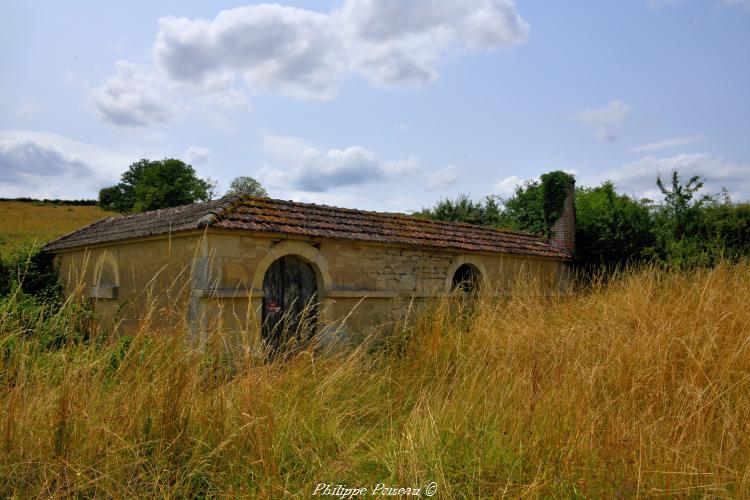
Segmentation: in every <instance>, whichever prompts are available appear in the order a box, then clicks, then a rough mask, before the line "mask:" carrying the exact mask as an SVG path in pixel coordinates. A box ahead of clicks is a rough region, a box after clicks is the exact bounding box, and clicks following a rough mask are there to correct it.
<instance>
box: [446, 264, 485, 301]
mask: <svg viewBox="0 0 750 500" xmlns="http://www.w3.org/2000/svg"><path fill="white" fill-rule="evenodd" d="M481 279H482V275H481V274H480V273H479V269H477V268H476V267H474V266H472V265H471V264H461V265H460V266H458V268H457V269H456V272H455V273H453V279H452V281H451V288H452V289H453V290H461V291H462V292H464V293H465V294H466V295H475V294H476V293H477V292H479V286H480V284H481Z"/></svg>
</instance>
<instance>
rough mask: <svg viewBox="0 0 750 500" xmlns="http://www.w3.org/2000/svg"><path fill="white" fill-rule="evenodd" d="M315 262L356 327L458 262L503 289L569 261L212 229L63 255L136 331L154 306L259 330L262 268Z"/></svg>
mask: <svg viewBox="0 0 750 500" xmlns="http://www.w3.org/2000/svg"><path fill="white" fill-rule="evenodd" d="M288 254H292V255H297V256H299V257H301V258H303V259H304V260H306V261H307V262H309V263H310V264H311V265H312V267H313V269H315V272H316V275H317V278H318V286H319V295H320V300H321V306H322V307H321V312H322V315H321V317H322V321H323V322H324V323H331V322H335V321H340V320H341V319H342V318H344V317H347V320H346V328H347V330H348V331H350V332H356V331H361V330H362V329H364V328H366V327H369V326H373V325H376V324H378V323H380V322H382V321H387V320H388V319H389V318H392V317H393V315H394V314H398V313H399V312H400V311H401V310H402V309H403V308H404V307H408V305H409V302H410V301H412V300H423V299H425V298H428V297H435V296H439V295H441V294H444V293H447V292H448V291H449V289H450V284H451V280H452V277H453V274H454V272H455V271H456V269H457V268H458V267H459V266H460V265H461V264H464V263H468V264H471V265H473V266H474V267H475V268H477V269H478V270H479V272H480V274H481V275H482V278H483V279H484V280H486V282H487V283H488V284H489V286H491V287H492V289H493V290H496V291H498V292H500V293H504V292H505V291H508V290H510V289H511V288H512V287H513V285H514V283H516V282H519V281H520V282H521V283H522V286H523V288H524V289H525V291H528V292H529V293H551V292H556V291H559V290H560V289H561V287H562V286H564V284H565V282H566V281H567V279H568V271H567V266H566V265H565V264H564V263H561V262H557V261H552V260H545V259H537V258H525V257H516V256H507V255H504V256H501V255H481V254H462V253H458V252H452V251H450V252H449V251H437V250H426V249H419V248H400V247H394V246H388V245H372V244H364V243H359V242H345V241H312V240H310V241H304V240H291V239H283V238H278V237H276V238H274V237H270V236H261V235H250V234H244V235H243V234H242V233H238V232H224V233H220V232H212V233H207V234H192V235H187V236H184V235H183V236H180V237H172V238H153V239H144V240H139V241H135V242H127V243H117V244H111V245H105V246H100V247H94V248H90V249H87V250H76V251H70V252H64V253H61V254H59V255H58V257H57V258H58V262H59V265H60V275H61V277H62V279H63V282H64V285H65V289H66V293H67V294H72V293H79V294H82V295H84V296H86V297H90V300H92V301H93V303H94V307H95V310H96V312H97V313H99V314H101V315H102V318H103V319H104V320H105V321H111V320H112V319H117V320H118V321H119V323H120V328H121V330H122V331H124V332H132V331H133V330H134V329H135V328H136V327H137V326H138V324H139V322H140V320H141V317H142V316H143V315H144V314H146V313H147V312H148V311H150V317H151V320H152V324H153V325H154V326H156V327H164V328H184V327H185V326H188V327H189V328H191V329H192V330H193V331H194V332H195V333H196V336H197V338H201V336H200V332H205V331H223V332H228V338H230V339H231V340H233V341H239V340H240V339H242V340H246V341H248V340H249V341H250V342H251V343H252V341H253V340H257V339H258V332H259V325H260V322H261V318H262V315H261V305H262V297H263V290H262V287H263V277H264V274H265V271H266V269H268V267H269V266H270V265H271V263H272V262H273V261H274V260H276V259H278V258H279V257H282V256H283V255H288Z"/></svg>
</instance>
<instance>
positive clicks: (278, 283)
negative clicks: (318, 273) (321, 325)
mask: <svg viewBox="0 0 750 500" xmlns="http://www.w3.org/2000/svg"><path fill="white" fill-rule="evenodd" d="M263 292H264V297H263V340H264V341H265V342H266V343H267V344H268V346H269V348H270V349H271V352H275V351H277V350H278V349H279V348H280V347H282V346H284V345H285V344H287V342H289V341H290V340H291V339H292V338H296V339H297V340H299V341H304V340H307V339H308V338H309V337H310V336H311V335H312V334H313V333H315V326H316V322H317V305H316V302H317V300H318V299H317V295H318V280H317V278H316V277H315V271H314V270H313V268H312V266H310V264H308V263H307V262H305V261H303V260H302V259H300V258H299V257H295V256H293V255H286V256H284V257H281V258H279V259H277V260H275V261H274V262H273V264H271V266H270V267H269V268H268V270H267V271H266V275H265V276H264V278H263Z"/></svg>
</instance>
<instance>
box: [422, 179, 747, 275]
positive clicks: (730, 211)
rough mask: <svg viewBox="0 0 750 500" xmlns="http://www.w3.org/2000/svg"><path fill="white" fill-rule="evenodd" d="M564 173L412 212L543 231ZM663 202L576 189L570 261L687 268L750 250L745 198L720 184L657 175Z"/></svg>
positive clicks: (604, 187) (606, 188) (608, 187)
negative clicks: (707, 188) (717, 187)
mask: <svg viewBox="0 0 750 500" xmlns="http://www.w3.org/2000/svg"><path fill="white" fill-rule="evenodd" d="M567 175H568V174H565V173H564V172H552V173H550V174H545V175H543V176H542V177H541V179H540V180H538V181H536V180H531V181H526V182H525V183H524V184H522V185H519V186H517V187H516V189H515V192H514V193H513V195H512V196H510V197H509V198H507V199H504V198H501V197H499V196H486V197H485V198H484V199H481V200H479V201H474V200H472V199H471V198H470V197H468V196H466V195H461V196H459V197H457V198H455V199H449V198H446V199H442V200H440V201H439V202H437V203H436V204H435V205H434V206H433V207H430V208H425V209H422V210H421V211H420V212H418V213H417V214H416V215H418V216H422V217H428V218H433V219H440V220H449V221H460V222H469V223H472V224H482V225H488V226H495V227H506V228H513V229H518V230H522V231H528V232H532V233H538V234H549V230H550V226H551V222H553V221H552V220H551V219H550V217H549V207H548V206H547V207H546V206H545V203H546V204H547V205H549V204H550V203H551V204H552V205H554V204H555V203H560V201H559V197H558V198H557V199H556V200H551V199H550V195H549V191H550V189H549V186H550V185H555V184H556V185H560V182H561V181H562V182H564V179H565V177H564V176H567ZM655 182H656V186H657V187H658V188H659V191H660V193H661V195H662V199H661V200H650V199H645V198H643V199H638V198H635V197H632V196H628V195H626V194H620V193H617V192H616V191H615V185H614V184H613V183H612V182H609V181H607V182H604V183H602V184H601V185H599V186H595V187H578V188H577V189H576V201H575V208H576V251H575V256H574V257H575V261H576V263H577V264H578V265H579V266H582V267H584V268H586V269H596V268H603V267H606V268H608V269H613V268H615V267H622V266H626V265H633V264H636V265H637V264H643V263H646V262H654V263H658V264H660V265H663V266H666V267H670V268H678V269H686V268H691V267H696V266H710V265H713V264H715V263H716V262H718V261H719V260H722V259H727V260H738V259H741V258H744V257H747V256H748V255H750V204H748V203H735V202H733V201H732V199H731V198H730V196H729V194H728V192H727V191H726V190H722V192H721V193H720V194H718V195H705V194H704V195H700V194H699V191H700V190H701V188H702V187H703V180H702V179H701V177H700V176H693V177H691V178H690V179H688V180H687V182H685V181H683V180H682V179H681V178H680V174H679V172H678V171H676V170H675V171H673V172H672V173H671V176H670V178H669V179H668V180H667V181H666V182H665V180H664V179H662V178H661V177H660V176H657V178H656V179H655Z"/></svg>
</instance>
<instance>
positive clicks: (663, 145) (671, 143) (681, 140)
mask: <svg viewBox="0 0 750 500" xmlns="http://www.w3.org/2000/svg"><path fill="white" fill-rule="evenodd" d="M700 140H701V138H700V137H673V138H672V139H665V140H663V141H656V142H649V143H648V144H643V145H642V146H638V147H637V148H633V149H631V150H630V151H632V152H633V153H649V152H652V151H659V150H662V149H669V148H674V147H677V146H687V145H688V144H693V143H695V142H698V141H700Z"/></svg>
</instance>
